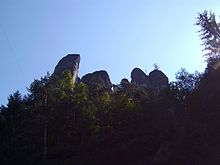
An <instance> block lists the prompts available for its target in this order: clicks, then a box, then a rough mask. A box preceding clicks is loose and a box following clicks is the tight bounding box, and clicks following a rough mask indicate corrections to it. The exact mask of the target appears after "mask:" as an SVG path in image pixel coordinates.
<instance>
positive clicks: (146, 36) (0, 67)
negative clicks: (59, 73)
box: [0, 0, 220, 104]
mask: <svg viewBox="0 0 220 165" xmlns="http://www.w3.org/2000/svg"><path fill="white" fill-rule="evenodd" d="M206 9H207V10H212V11H213V12H215V13H216V15H220V12H219V11H220V10H219V9H220V1H219V0H209V1H206V0H166V1H165V0H36V1H32V0H19V1H18V0H0V57H1V60H0V75H1V84H0V93H1V94H0V104H6V102H7V96H8V95H9V94H11V93H13V92H15V91H16V90H19V91H21V92H22V93H23V94H26V93H27V92H26V87H28V86H29V85H30V83H31V82H33V80H34V79H39V78H40V77H41V76H43V75H45V74H46V72H47V71H49V72H50V73H52V72H53V70H54V67H55V65H56V64H57V62H58V61H59V60H60V59H61V58H62V57H63V56H65V55H67V54H69V53H80V54H81V63H80V70H79V76H80V77H82V76H83V75H85V74H86V73H89V72H93V71H96V70H101V69H105V70H107V71H108V73H109V75H110V78H111V80H112V82H113V83H119V82H120V80H121V79H122V78H128V79H130V72H131V70H132V69H133V68H134V67H140V68H141V69H142V70H143V71H147V72H150V71H151V70H152V69H153V64H154V63H157V64H158V65H159V66H160V69H161V70H162V71H163V72H164V73H165V74H166V75H167V76H168V77H169V79H170V80H174V78H175V73H176V72H177V71H178V70H179V69H180V68H181V67H184V68H186V69H187V70H188V71H189V72H194V71H195V70H198V71H203V70H204V68H205V63H204V62H203V61H204V58H202V52H201V50H202V47H201V46H200V44H201V41H200V39H199V37H198V33H196V32H197V31H198V27H196V26H195V25H194V23H195V21H196V17H197V13H198V12H203V11H204V10H206Z"/></svg>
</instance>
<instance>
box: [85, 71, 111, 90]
mask: <svg viewBox="0 0 220 165" xmlns="http://www.w3.org/2000/svg"><path fill="white" fill-rule="evenodd" d="M81 81H82V82H83V83H85V84H87V85H88V87H89V89H90V90H96V91H108V92H110V91H111V88H112V83H111V80H110V78H109V75H108V73H107V72H106V71H105V70H100V71H95V72H93V73H88V74H86V75H85V76H83V77H82V79H81Z"/></svg>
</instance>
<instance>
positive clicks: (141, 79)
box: [131, 68, 169, 92]
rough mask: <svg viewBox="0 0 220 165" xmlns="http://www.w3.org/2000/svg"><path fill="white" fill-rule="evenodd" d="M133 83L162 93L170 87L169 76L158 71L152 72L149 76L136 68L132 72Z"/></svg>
mask: <svg viewBox="0 0 220 165" xmlns="http://www.w3.org/2000/svg"><path fill="white" fill-rule="evenodd" d="M131 83H133V84H135V85H137V86H139V87H142V88H145V89H152V90H153V91H155V92H160V91H161V90H163V89H165V88H166V87H168V83H169V81H168V78H167V76H166V75H165V74H164V73H163V72H162V71H160V70H158V69H155V70H153V71H152V72H150V74H149V76H148V75H146V74H145V73H144V72H143V71H142V70H141V69H139V68H134V69H133V70H132V72H131Z"/></svg>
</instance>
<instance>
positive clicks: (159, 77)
mask: <svg viewBox="0 0 220 165" xmlns="http://www.w3.org/2000/svg"><path fill="white" fill-rule="evenodd" d="M149 78H150V82H151V88H152V89H153V90H154V91H161V90H163V89H165V88H167V87H168V83H169V80H168V77H167V76H166V75H165V74H164V73H163V72H162V71H160V70H158V69H155V70H153V71H152V72H150V74H149Z"/></svg>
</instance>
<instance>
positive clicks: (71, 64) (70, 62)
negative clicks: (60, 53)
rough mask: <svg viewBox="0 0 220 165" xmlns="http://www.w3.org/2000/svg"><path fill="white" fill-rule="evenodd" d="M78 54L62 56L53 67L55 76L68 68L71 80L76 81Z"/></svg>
mask: <svg viewBox="0 0 220 165" xmlns="http://www.w3.org/2000/svg"><path fill="white" fill-rule="evenodd" d="M79 63H80V55H79V54H68V55H67V56H65V57H63V58H62V59H61V60H60V61H59V62H58V64H57V65H56V67H55V69H54V74H55V75H57V76H60V75H62V74H63V73H65V72H66V71H67V70H70V72H71V74H72V76H73V82H74V83H77V82H78V79H79V78H78V71H79Z"/></svg>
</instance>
